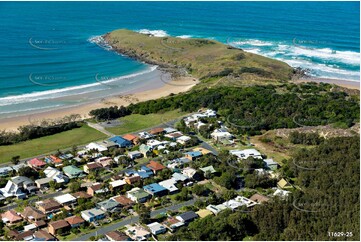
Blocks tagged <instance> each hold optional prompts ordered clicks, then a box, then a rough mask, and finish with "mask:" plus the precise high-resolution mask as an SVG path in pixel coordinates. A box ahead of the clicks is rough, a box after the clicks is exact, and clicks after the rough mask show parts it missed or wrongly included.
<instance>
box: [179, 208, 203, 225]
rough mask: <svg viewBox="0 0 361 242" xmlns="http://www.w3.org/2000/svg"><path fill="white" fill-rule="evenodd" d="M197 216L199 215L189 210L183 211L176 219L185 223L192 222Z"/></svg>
mask: <svg viewBox="0 0 361 242" xmlns="http://www.w3.org/2000/svg"><path fill="white" fill-rule="evenodd" d="M196 218H198V215H197V214H196V213H195V212H193V211H188V212H185V213H182V214H180V215H178V216H176V219H177V220H179V221H181V222H183V223H189V222H192V221H193V220H195V219H196Z"/></svg>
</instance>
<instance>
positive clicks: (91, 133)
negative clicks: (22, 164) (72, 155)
mask: <svg viewBox="0 0 361 242" xmlns="http://www.w3.org/2000/svg"><path fill="white" fill-rule="evenodd" d="M106 137H107V136H106V135H105V134H103V133H101V132H99V131H97V130H95V129H93V128H90V127H89V126H87V125H83V126H82V127H80V128H77V129H73V130H69V131H65V132H62V133H59V134H54V135H50V136H46V137H41V138H38V139H33V140H29V141H25V142H21V143H18V144H14V145H8V146H0V163H4V162H9V161H10V160H11V157H14V156H17V155H20V158H21V159H24V158H29V157H33V156H36V155H41V154H46V153H49V152H53V151H56V150H57V149H65V148H71V147H72V146H73V145H82V144H86V143H89V142H91V141H95V140H100V139H105V138H106Z"/></svg>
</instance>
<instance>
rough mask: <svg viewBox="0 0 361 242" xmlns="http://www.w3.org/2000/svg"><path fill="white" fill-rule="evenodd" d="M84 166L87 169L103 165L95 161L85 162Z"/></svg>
mask: <svg viewBox="0 0 361 242" xmlns="http://www.w3.org/2000/svg"><path fill="white" fill-rule="evenodd" d="M86 166H87V167H88V169H97V168H101V167H103V166H102V165H101V164H99V163H96V162H93V163H88V164H86Z"/></svg>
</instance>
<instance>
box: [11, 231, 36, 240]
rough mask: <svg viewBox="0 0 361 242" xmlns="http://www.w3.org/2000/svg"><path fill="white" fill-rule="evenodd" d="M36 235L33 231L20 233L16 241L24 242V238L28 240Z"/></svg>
mask: <svg viewBox="0 0 361 242" xmlns="http://www.w3.org/2000/svg"><path fill="white" fill-rule="evenodd" d="M33 234H34V231H31V230H29V231H25V232H23V233H21V234H20V233H19V234H17V235H16V236H15V240H24V238H26V237H29V236H32V235H33Z"/></svg>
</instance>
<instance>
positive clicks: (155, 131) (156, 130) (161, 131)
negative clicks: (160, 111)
mask: <svg viewBox="0 0 361 242" xmlns="http://www.w3.org/2000/svg"><path fill="white" fill-rule="evenodd" d="M149 133H150V134H152V135H161V134H164V133H165V132H164V128H160V127H158V128H154V129H151V130H150V131H149Z"/></svg>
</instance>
